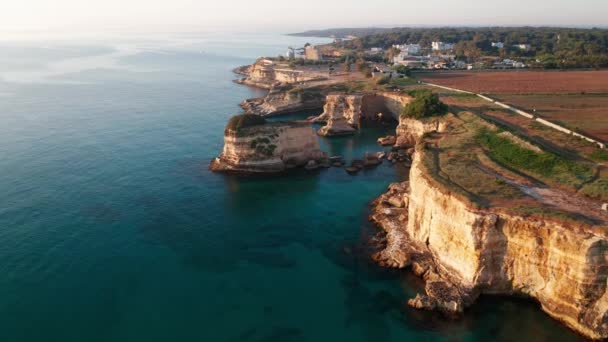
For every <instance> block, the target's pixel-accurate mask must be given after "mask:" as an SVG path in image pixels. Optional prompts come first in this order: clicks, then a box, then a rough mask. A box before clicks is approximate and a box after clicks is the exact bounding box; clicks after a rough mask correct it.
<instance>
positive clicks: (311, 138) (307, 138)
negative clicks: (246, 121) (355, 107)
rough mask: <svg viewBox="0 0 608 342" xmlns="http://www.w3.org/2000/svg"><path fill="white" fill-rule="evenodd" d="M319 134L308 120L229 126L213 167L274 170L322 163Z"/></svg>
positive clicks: (249, 171) (212, 164) (222, 170)
mask: <svg viewBox="0 0 608 342" xmlns="http://www.w3.org/2000/svg"><path fill="white" fill-rule="evenodd" d="M326 158H327V156H326V155H325V153H324V152H322V151H321V149H320V147H319V141H318V139H317V136H316V134H315V132H314V130H313V129H312V127H311V126H310V123H308V122H279V123H266V124H262V125H257V126H253V127H246V128H241V129H238V130H234V129H230V128H227V129H226V132H225V134H224V149H223V152H222V154H221V155H220V156H219V157H218V158H216V159H215V160H213V161H212V163H211V165H210V169H211V170H212V171H218V172H243V173H275V172H282V171H285V170H286V169H288V168H291V167H297V166H304V165H306V164H307V163H308V162H309V161H311V160H314V161H316V162H321V161H323V160H325V159H326Z"/></svg>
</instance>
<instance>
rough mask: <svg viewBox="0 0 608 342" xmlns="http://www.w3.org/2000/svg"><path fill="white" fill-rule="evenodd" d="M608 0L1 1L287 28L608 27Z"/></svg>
mask: <svg viewBox="0 0 608 342" xmlns="http://www.w3.org/2000/svg"><path fill="white" fill-rule="evenodd" d="M607 13H608V0H576V1H575V0H508V1H505V0H500V1H499V0H459V1H457V0H415V1H411V0H350V1H348V0H300V1H288V0H282V1H270V0H214V1H210V0H0V38H1V35H2V34H8V33H10V32H21V31H49V30H53V31H62V30H63V31H75V30H81V31H102V30H132V31H165V30H171V31H181V30H184V31H185V30H188V31H190V30H229V31H249V30H250V31H270V30H280V31H286V32H293V31H299V30H308V29H320V28H335V27H370V26H421V25H424V26H448V25H449V26H467V25H468V26H481V25H495V26H521V25H532V26H541V25H550V26H602V27H607V26H608V16H607V15H606V14H607Z"/></svg>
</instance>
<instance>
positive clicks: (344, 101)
mask: <svg viewBox="0 0 608 342" xmlns="http://www.w3.org/2000/svg"><path fill="white" fill-rule="evenodd" d="M362 102H363V96H362V95H341V94H340V95H328V96H327V98H326V100H325V106H324V107H323V114H321V115H320V116H319V117H317V118H316V119H314V120H313V121H314V122H326V123H327V124H326V125H325V126H324V127H322V128H321V129H319V131H318V133H319V135H322V136H329V135H344V134H353V133H355V132H356V131H357V130H356V128H357V127H359V121H360V120H361V104H362Z"/></svg>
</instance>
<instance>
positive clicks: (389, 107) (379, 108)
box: [313, 93, 411, 136]
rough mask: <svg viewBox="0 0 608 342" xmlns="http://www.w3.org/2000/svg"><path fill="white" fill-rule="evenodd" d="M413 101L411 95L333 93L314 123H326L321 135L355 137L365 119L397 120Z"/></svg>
mask: <svg viewBox="0 0 608 342" xmlns="http://www.w3.org/2000/svg"><path fill="white" fill-rule="evenodd" d="M410 101H411V98H410V97H409V96H407V95H403V94H399V93H360V94H349V95H347V94H330V95H327V98H326V100H325V107H324V111H323V114H321V115H320V116H319V117H317V118H315V119H314V120H313V121H314V122H325V123H326V126H324V127H323V128H321V129H320V130H319V132H318V133H319V134H320V135H323V136H331V135H342V134H352V133H355V132H356V131H357V129H359V128H360V127H361V123H362V121H363V120H395V119H396V118H398V117H399V114H400V113H401V110H402V109H403V106H405V105H406V104H407V103H409V102H410Z"/></svg>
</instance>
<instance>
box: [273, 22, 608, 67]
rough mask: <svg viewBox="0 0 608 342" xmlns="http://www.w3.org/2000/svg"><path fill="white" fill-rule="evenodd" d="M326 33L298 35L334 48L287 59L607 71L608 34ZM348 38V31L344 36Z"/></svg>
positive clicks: (295, 52)
mask: <svg viewBox="0 0 608 342" xmlns="http://www.w3.org/2000/svg"><path fill="white" fill-rule="evenodd" d="M344 32H345V31H340V30H338V29H336V30H327V31H314V32H311V33H306V32H304V33H301V34H297V35H301V36H306V35H307V34H314V35H315V36H320V37H327V38H332V39H333V42H332V43H330V44H324V45H318V46H313V45H309V44H307V45H306V46H304V47H302V48H299V49H293V48H290V49H289V50H288V52H287V54H286V56H285V57H286V58H288V59H294V60H297V59H303V60H304V61H313V62H329V63H331V62H338V61H339V62H346V61H353V60H360V59H363V60H365V61H367V62H374V63H383V64H385V65H388V66H391V67H394V68H398V67H405V68H408V69H410V70H477V69H484V70H488V69H524V68H531V69H573V68H583V69H584V68H593V69H597V68H605V67H608V30H603V29H590V30H584V29H570V28H433V29H411V28H402V29H391V30H385V31H378V30H375V29H370V32H369V33H366V31H365V30H357V31H355V33H357V34H358V35H357V36H356V35H353V34H344ZM346 32H348V31H346Z"/></svg>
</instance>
